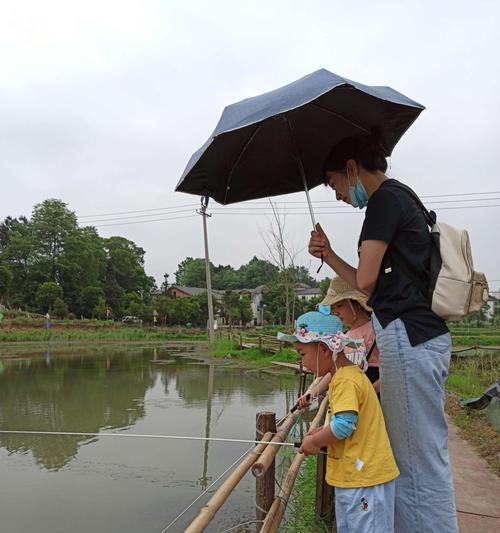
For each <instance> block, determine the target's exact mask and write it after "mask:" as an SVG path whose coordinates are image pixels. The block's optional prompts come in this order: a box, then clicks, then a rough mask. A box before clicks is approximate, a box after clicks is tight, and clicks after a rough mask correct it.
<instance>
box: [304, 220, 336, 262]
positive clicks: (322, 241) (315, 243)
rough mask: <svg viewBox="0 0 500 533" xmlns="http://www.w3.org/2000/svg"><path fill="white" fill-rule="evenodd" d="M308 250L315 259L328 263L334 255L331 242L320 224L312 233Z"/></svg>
mask: <svg viewBox="0 0 500 533" xmlns="http://www.w3.org/2000/svg"><path fill="white" fill-rule="evenodd" d="M308 249H309V253H310V254H311V255H312V256H313V257H317V258H318V259H324V260H326V261H328V259H329V257H330V256H331V255H332V254H333V250H332V247H331V245H330V240H329V239H328V237H327V236H326V233H325V232H324V231H323V228H322V227H321V224H319V223H318V224H316V229H314V230H313V231H311V238H310V239H309V247H308Z"/></svg>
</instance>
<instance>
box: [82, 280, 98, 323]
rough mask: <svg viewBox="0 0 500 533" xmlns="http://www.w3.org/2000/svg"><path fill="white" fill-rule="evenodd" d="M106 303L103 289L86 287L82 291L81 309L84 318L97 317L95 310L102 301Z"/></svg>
mask: <svg viewBox="0 0 500 533" xmlns="http://www.w3.org/2000/svg"><path fill="white" fill-rule="evenodd" d="M101 300H102V301H103V302H104V291H103V290H102V289H101V287H85V288H84V289H83V291H82V296H81V303H80V309H81V311H82V314H83V316H85V317H87V318H94V317H95V309H96V307H97V306H98V305H99V302H100V301H101Z"/></svg>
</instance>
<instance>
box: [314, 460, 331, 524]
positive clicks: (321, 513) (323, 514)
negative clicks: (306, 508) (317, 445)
mask: <svg viewBox="0 0 500 533" xmlns="http://www.w3.org/2000/svg"><path fill="white" fill-rule="evenodd" d="M326 457H327V456H326V455H324V454H322V453H320V454H319V455H318V460H317V463H316V520H318V521H319V520H325V521H326V522H327V525H328V526H331V522H332V518H333V503H334V496H333V487H332V486H330V485H328V483H326V481H325V474H326Z"/></svg>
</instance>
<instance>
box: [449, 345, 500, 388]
mask: <svg viewBox="0 0 500 533" xmlns="http://www.w3.org/2000/svg"><path fill="white" fill-rule="evenodd" d="M472 353H473V352H472ZM499 375H500V356H499V353H498V352H493V351H490V352H486V351H483V352H481V351H480V350H479V351H478V352H477V353H476V354H473V355H469V356H462V357H460V356H458V357H457V356H453V357H452V361H451V364H450V373H449V377H448V381H447V383H446V388H447V389H448V390H449V391H450V392H453V393H455V394H459V395H461V396H463V397H464V398H468V397H471V396H479V395H481V394H482V393H483V391H484V389H485V388H486V387H488V386H489V385H491V384H492V383H494V382H495V381H496V380H497V379H498V377H499Z"/></svg>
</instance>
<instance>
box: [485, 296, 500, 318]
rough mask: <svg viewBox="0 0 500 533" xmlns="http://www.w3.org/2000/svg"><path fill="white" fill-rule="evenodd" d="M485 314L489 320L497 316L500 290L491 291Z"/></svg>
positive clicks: (499, 304)
mask: <svg viewBox="0 0 500 533" xmlns="http://www.w3.org/2000/svg"><path fill="white" fill-rule="evenodd" d="M486 306H487V308H486V311H485V316H486V319H487V320H491V319H492V318H493V317H494V316H495V312H496V310H497V309H498V307H499V306H500V290H499V291H491V292H490V294H489V296H488V301H487V302H486Z"/></svg>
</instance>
